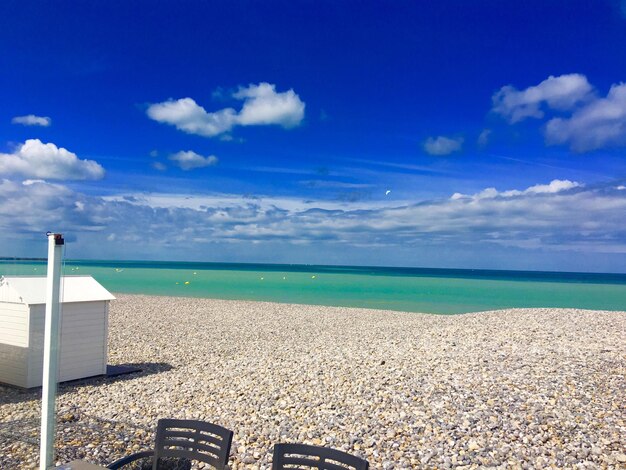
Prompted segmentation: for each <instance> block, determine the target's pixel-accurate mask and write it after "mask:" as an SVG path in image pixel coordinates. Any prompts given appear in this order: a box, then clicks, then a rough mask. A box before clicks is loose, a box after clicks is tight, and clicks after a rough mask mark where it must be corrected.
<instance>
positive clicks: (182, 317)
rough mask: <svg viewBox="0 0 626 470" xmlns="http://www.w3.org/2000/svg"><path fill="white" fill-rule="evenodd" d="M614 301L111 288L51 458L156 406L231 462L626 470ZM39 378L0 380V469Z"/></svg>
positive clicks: (133, 425) (624, 385)
mask: <svg viewBox="0 0 626 470" xmlns="http://www.w3.org/2000/svg"><path fill="white" fill-rule="evenodd" d="M624 338H626V312H624V311H622V312H615V311H611V312H608V311H589V310H576V309H514V310H498V311H491V312H480V313H470V314H463V315H427V314H418V313H403V312H395V311H383V310H367V309H357V308H343V307H321V306H309V305H295V304H278V303H267V302H248V301H227V300H213V299H198V298H174V297H157V296H143V295H121V294H120V295H118V296H117V300H115V301H113V302H112V303H111V307H110V317H109V364H114V365H115V364H118V365H132V366H136V367H139V368H141V369H142V371H141V372H138V373H134V374H128V375H122V376H118V377H109V378H105V377H100V378H92V379H86V380H81V381H77V382H72V383H67V384H62V385H61V386H60V387H59V396H58V401H57V410H58V421H59V423H58V428H57V441H56V452H57V457H56V459H57V461H58V463H59V464H60V463H62V462H67V461H70V460H73V459H75V458H80V459H84V460H87V461H89V462H92V463H97V464H101V465H102V464H108V463H110V462H112V461H114V460H116V459H117V458H120V457H122V456H123V455H125V454H129V453H132V452H136V451H139V450H144V449H148V448H150V447H151V443H152V441H153V439H154V429H155V426H156V422H157V420H158V419H159V418H166V417H172V418H185V419H200V420H206V421H210V422H214V423H217V424H220V425H222V426H224V427H227V428H229V429H232V430H233V431H234V438H233V445H232V450H231V458H230V467H231V469H233V470H234V469H269V468H270V467H271V451H272V447H273V445H274V444H275V443H278V442H303V443H309V444H317V445H325V446H329V447H334V448H337V449H341V450H345V451H347V452H350V453H353V454H356V455H359V456H361V457H363V458H366V459H367V460H368V461H369V462H370V467H371V468H374V469H413V468H415V469H418V468H457V469H472V468H502V469H505V468H507V469H508V468H513V469H516V468H583V469H584V468H602V469H604V468H606V469H618V468H626V450H625V447H624V443H625V442H626V341H625V339H624ZM40 398H41V389H34V390H20V389H16V388H13V387H8V386H2V385H0V468H1V469H13V468H15V469H21V468H25V469H26V468H36V467H37V464H38V451H39V449H38V432H39V413H40V406H41V405H40Z"/></svg>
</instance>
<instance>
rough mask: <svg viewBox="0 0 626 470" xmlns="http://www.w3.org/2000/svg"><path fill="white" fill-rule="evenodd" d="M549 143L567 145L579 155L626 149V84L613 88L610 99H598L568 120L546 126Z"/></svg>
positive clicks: (557, 119)
mask: <svg viewBox="0 0 626 470" xmlns="http://www.w3.org/2000/svg"><path fill="white" fill-rule="evenodd" d="M545 133H546V142H547V143H548V144H565V145H569V146H570V148H571V149H572V150H574V151H576V152H587V151H590V150H596V149H600V148H604V147H608V146H622V145H626V83H620V84H617V85H613V86H612V87H611V89H610V90H609V93H608V95H607V96H606V98H598V99H595V100H593V101H591V102H590V103H588V104H586V105H585V106H583V107H581V108H580V109H578V110H577V111H575V112H574V113H573V114H572V116H571V117H568V118H560V117H558V118H553V119H551V120H549V121H548V123H547V124H546V129H545Z"/></svg>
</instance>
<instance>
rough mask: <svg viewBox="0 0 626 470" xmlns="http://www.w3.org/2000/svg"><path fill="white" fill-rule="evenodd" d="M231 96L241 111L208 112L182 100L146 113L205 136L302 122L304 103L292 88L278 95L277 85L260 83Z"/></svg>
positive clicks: (163, 103) (187, 100) (152, 107)
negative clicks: (246, 127) (234, 129)
mask: <svg viewBox="0 0 626 470" xmlns="http://www.w3.org/2000/svg"><path fill="white" fill-rule="evenodd" d="M232 97H233V98H235V99H236V100H240V101H243V105H242V108H241V110H240V111H236V110H235V109H234V108H224V109H220V110H218V111H213V112H208V111H207V110H206V109H204V108H203V107H202V106H200V105H198V104H197V103H196V102H195V101H194V100H193V99H192V98H181V99H178V100H168V101H164V102H162V103H155V104H152V105H151V106H150V107H148V110H147V114H148V117H150V118H151V119H153V120H155V121H158V122H161V123H165V124H170V125H173V126H175V127H176V128H177V129H179V130H181V131H183V132H186V133H188V134H197V135H201V136H204V137H214V136H217V135H220V134H224V133H226V132H229V131H231V130H232V129H233V128H234V127H235V126H254V125H272V124H274V125H279V126H282V127H284V128H286V129H288V128H292V127H295V126H297V125H299V124H300V123H301V122H302V119H304V108H305V103H304V102H303V101H302V100H300V97H299V96H298V95H297V94H296V93H295V92H294V91H293V90H292V89H290V90H288V91H285V92H277V91H276V85H273V84H270V83H266V82H262V83H259V84H258V85H254V84H251V85H249V86H248V87H246V88H239V90H238V91H237V92H235V93H234V94H233V95H232Z"/></svg>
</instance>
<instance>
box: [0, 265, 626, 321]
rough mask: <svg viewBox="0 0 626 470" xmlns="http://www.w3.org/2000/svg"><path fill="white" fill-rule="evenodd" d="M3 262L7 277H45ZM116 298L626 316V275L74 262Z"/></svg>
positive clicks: (0, 269) (73, 270)
mask: <svg viewBox="0 0 626 470" xmlns="http://www.w3.org/2000/svg"><path fill="white" fill-rule="evenodd" d="M45 271H46V263H45V261H17V260H0V275H24V274H45ZM63 273H64V275H73V274H91V275H92V276H94V277H95V278H96V279H97V280H98V281H99V282H100V283H101V284H102V285H104V286H105V287H106V288H107V289H108V290H110V291H111V292H114V293H115V292H119V293H137V294H152V295H170V296H189V297H208V298H218V299H245V300H262V301H272V302H289V303H302V304H316V305H336V306H350V307H366V308H377V309H390V310H403V311H410V312H426V313H440V314H456V313H466V312H476V311H484V310H493V309H500V308H512V307H575V308H585V309H595V310H626V274H590V273H589V274H588V273H559V272H534V271H489V270H465V269H426V268H387V267H355V266H313V265H275V264H230V263H190V262H154V261H94V260H67V261H65V262H64V267H63Z"/></svg>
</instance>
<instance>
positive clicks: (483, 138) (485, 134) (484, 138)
mask: <svg viewBox="0 0 626 470" xmlns="http://www.w3.org/2000/svg"><path fill="white" fill-rule="evenodd" d="M491 132H492V131H491V129H483V130H482V132H481V133H480V135H479V136H478V140H477V143H478V145H479V146H480V147H484V146H485V145H487V144H488V143H489V137H490V136H491Z"/></svg>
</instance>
